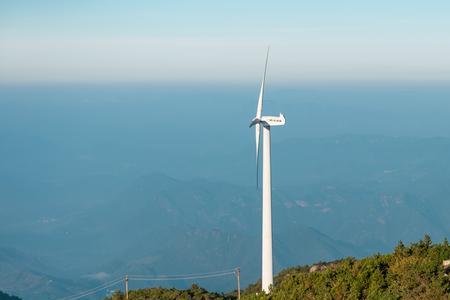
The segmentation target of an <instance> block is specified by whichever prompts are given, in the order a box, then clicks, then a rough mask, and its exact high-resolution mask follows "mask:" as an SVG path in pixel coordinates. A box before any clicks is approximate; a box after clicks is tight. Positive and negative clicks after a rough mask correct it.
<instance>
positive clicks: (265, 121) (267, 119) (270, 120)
mask: <svg viewBox="0 0 450 300" xmlns="http://www.w3.org/2000/svg"><path fill="white" fill-rule="evenodd" d="M256 124H261V125H262V126H264V127H266V128H267V127H272V126H283V125H285V124H286V119H285V118H284V115H283V114H282V113H280V115H279V116H278V117H276V116H263V117H261V118H260V119H259V118H254V119H253V120H252V122H251V123H250V126H249V127H252V126H254V125H256Z"/></svg>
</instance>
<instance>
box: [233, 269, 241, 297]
mask: <svg viewBox="0 0 450 300" xmlns="http://www.w3.org/2000/svg"><path fill="white" fill-rule="evenodd" d="M234 272H235V274H236V280H237V297H238V300H241V270H240V269H239V268H236V269H235V270H234Z"/></svg>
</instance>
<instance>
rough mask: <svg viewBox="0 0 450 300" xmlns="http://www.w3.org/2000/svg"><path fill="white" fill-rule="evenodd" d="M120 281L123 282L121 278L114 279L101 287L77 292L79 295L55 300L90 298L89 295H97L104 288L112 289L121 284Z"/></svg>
mask: <svg viewBox="0 0 450 300" xmlns="http://www.w3.org/2000/svg"><path fill="white" fill-rule="evenodd" d="M122 281H123V279H122V278H118V279H115V280H111V281H108V282H105V283H103V284H102V285H99V286H97V287H94V288H92V289H89V290H85V291H82V292H79V293H78V294H76V295H72V296H67V297H63V298H59V299H57V300H75V299H80V298H83V297H86V296H90V295H92V294H95V293H97V292H100V291H101V290H104V289H106V288H109V287H112V286H114V285H116V284H118V283H119V282H122Z"/></svg>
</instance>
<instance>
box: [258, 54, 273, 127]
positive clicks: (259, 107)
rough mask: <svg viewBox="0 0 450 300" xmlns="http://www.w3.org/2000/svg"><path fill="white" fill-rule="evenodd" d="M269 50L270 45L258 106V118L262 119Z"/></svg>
mask: <svg viewBox="0 0 450 300" xmlns="http://www.w3.org/2000/svg"><path fill="white" fill-rule="evenodd" d="M269 50H270V47H268V48H267V54H266V64H265V66H264V75H263V78H262V81H261V89H260V90H259V98H258V106H257V107H256V118H258V119H260V118H261V114H262V108H263V98H264V83H265V81H266V72H267V62H268V61H269Z"/></svg>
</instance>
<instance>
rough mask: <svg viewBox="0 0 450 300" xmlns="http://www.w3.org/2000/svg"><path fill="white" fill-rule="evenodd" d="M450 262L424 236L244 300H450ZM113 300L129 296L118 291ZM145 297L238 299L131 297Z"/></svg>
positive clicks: (299, 270)
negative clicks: (447, 264)
mask: <svg viewBox="0 0 450 300" xmlns="http://www.w3.org/2000/svg"><path fill="white" fill-rule="evenodd" d="M449 258H450V245H449V243H448V241H447V240H445V241H444V242H443V243H441V244H432V242H431V239H430V237H429V236H425V238H424V239H423V240H421V241H419V242H417V243H413V244H411V245H409V246H405V245H404V244H403V243H402V242H399V243H398V245H397V247H396V248H395V250H394V251H393V253H389V254H375V255H373V256H370V257H366V258H363V259H360V260H357V259H354V258H345V259H342V260H340V261H335V262H330V263H318V264H316V265H312V266H299V267H294V268H290V269H286V270H283V271H282V272H280V273H279V274H278V275H277V276H276V277H275V280H274V281H275V282H274V283H275V284H274V287H273V289H272V292H271V293H270V295H264V294H261V293H259V290H260V285H259V284H258V283H256V284H254V285H251V286H249V287H248V288H247V289H246V290H245V291H244V292H243V295H242V299H244V300H245V299H247V300H253V299H273V300H275V299H280V300H282V299H448V298H449V297H450V278H449V276H448V275H447V274H446V271H445V269H444V267H443V265H442V262H443V260H446V259H449ZM109 299H112V300H122V299H125V298H124V297H123V295H122V294H120V293H116V294H115V295H114V296H113V297H112V298H109ZM142 299H165V300H171V299H236V294H235V293H229V294H228V295H220V294H216V293H208V292H207V291H205V290H203V289H201V288H199V287H197V286H195V285H193V287H192V288H191V289H189V290H185V291H179V290H175V289H160V288H153V289H145V290H139V291H132V292H131V293H130V300H142Z"/></svg>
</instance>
